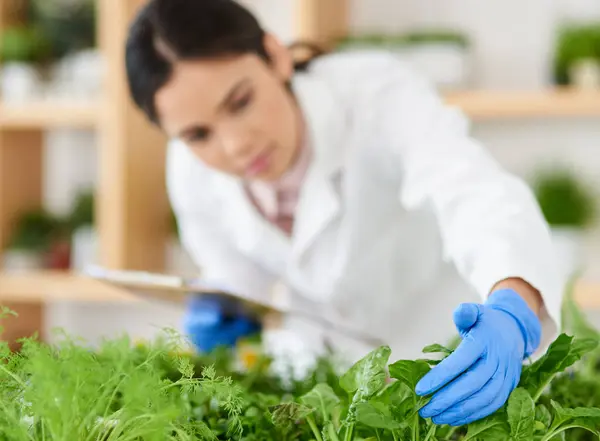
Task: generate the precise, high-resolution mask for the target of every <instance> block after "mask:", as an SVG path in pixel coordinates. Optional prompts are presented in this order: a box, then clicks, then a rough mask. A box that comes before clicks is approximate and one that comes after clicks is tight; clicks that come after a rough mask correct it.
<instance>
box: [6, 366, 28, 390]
mask: <svg viewBox="0 0 600 441" xmlns="http://www.w3.org/2000/svg"><path fill="white" fill-rule="evenodd" d="M0 370H2V371H3V372H5V373H6V374H8V376H9V377H11V378H12V379H13V380H15V381H16V382H17V383H19V386H21V387H22V388H23V389H26V388H27V385H26V384H25V383H24V382H23V380H21V378H19V377H18V376H17V375H15V374H13V373H12V372H11V371H9V370H8V369H6V368H5V367H2V365H0Z"/></svg>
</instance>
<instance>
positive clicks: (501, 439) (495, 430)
mask: <svg viewBox="0 0 600 441" xmlns="http://www.w3.org/2000/svg"><path fill="white" fill-rule="evenodd" d="M509 436H510V426H509V425H508V423H507V421H506V416H505V414H503V413H501V412H497V413H494V414H492V415H490V416H489V417H487V418H484V419H482V420H479V421H475V422H474V423H471V424H469V425H468V427H467V436H466V437H465V439H464V441H469V440H472V441H479V440H485V441H506V440H507V439H508V438H509Z"/></svg>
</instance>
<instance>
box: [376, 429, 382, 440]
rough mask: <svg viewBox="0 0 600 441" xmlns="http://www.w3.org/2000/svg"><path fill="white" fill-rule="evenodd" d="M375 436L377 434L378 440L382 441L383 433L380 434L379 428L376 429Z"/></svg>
mask: <svg viewBox="0 0 600 441" xmlns="http://www.w3.org/2000/svg"><path fill="white" fill-rule="evenodd" d="M375 436H377V440H378V441H381V435H379V430H378V429H375Z"/></svg>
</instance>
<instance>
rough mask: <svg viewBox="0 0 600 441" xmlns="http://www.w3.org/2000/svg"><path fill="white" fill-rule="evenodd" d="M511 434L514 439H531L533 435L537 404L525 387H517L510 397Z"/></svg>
mask: <svg viewBox="0 0 600 441" xmlns="http://www.w3.org/2000/svg"><path fill="white" fill-rule="evenodd" d="M506 413H507V415H508V424H509V426H510V436H511V439H512V440H513V441H529V440H531V438H532V437H533V429H534V422H535V404H534V402H533V398H531V395H529V392H527V391H526V390H525V389H522V388H517V389H515V390H514V391H513V392H512V393H511V394H510V397H509V399H508V406H507V409H506Z"/></svg>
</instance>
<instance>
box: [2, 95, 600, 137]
mask: <svg viewBox="0 0 600 441" xmlns="http://www.w3.org/2000/svg"><path fill="white" fill-rule="evenodd" d="M444 97H445V100H446V102H447V103H448V104H450V105H453V106H457V107H459V108H460V109H462V110H463V111H464V112H465V113H466V114H467V115H468V116H469V117H470V118H472V119H473V120H475V121H478V120H491V119H506V118H512V119H515V118H545V117H563V118H568V117H600V91H578V90H570V89H555V90H546V91H543V90H542V91H489V90H472V91H461V92H449V93H446V94H444ZM99 120H100V106H99V105H93V104H87V105H81V104H61V103H31V104H25V105H1V104H0V129H15V130H19V129H44V128H54V127H72V128H89V129H92V128H95V127H96V126H97V125H98V124H99Z"/></svg>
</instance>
